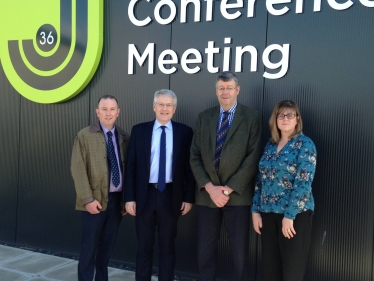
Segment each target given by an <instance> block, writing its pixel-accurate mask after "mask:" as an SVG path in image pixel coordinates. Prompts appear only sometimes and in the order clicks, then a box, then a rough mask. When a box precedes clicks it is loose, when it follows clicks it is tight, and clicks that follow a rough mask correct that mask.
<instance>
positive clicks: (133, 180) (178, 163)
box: [124, 121, 195, 216]
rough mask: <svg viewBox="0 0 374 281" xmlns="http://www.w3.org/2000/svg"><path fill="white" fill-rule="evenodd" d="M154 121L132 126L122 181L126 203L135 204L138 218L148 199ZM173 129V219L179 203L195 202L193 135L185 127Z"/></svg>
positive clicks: (174, 125)
mask: <svg viewBox="0 0 374 281" xmlns="http://www.w3.org/2000/svg"><path fill="white" fill-rule="evenodd" d="M154 122H155V121H151V122H146V123H141V124H138V125H135V126H134V127H133V128H132V131H131V137H130V144H129V148H128V155H127V161H126V171H125V179H124V199H125V202H130V201H135V202H136V213H137V214H141V213H142V210H143V208H144V204H145V201H146V198H147V188H148V184H149V175H150V168H151V145H152V132H153V125H154ZM171 122H172V126H173V163H172V177H173V187H172V189H173V197H172V198H173V199H172V200H173V202H172V204H173V215H174V216H178V215H179V214H180V213H181V211H180V208H181V205H182V202H188V203H194V202H195V179H194V176H193V174H192V171H191V167H190V163H189V158H190V146H191V141H192V135H193V131H192V129H191V128H190V127H188V126H187V125H185V124H182V123H178V122H174V121H171Z"/></svg>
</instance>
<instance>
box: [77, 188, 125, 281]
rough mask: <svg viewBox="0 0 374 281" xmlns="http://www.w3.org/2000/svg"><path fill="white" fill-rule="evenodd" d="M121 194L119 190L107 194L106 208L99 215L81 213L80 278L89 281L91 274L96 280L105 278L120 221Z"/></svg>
mask: <svg viewBox="0 0 374 281" xmlns="http://www.w3.org/2000/svg"><path fill="white" fill-rule="evenodd" d="M121 195H122V193H121V192H112V193H109V198H108V206H107V209H106V210H105V211H102V212H100V213H99V214H96V215H92V214H90V213H89V212H82V238H81V251H80V256H79V262H78V280H79V281H92V280H93V277H94V274H95V280H96V281H106V280H108V264H109V258H110V254H111V252H112V249H113V247H114V244H115V241H116V236H117V230H118V227H119V225H120V222H121V220H122V214H121ZM95 271H96V273H95Z"/></svg>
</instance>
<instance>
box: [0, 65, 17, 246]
mask: <svg viewBox="0 0 374 281" xmlns="http://www.w3.org/2000/svg"><path fill="white" fill-rule="evenodd" d="M0 94H1V97H2V99H1V102H0V112H1V117H0V119H1V127H2V129H1V131H0V142H1V145H0V155H1V156H0V158H1V161H0V214H2V215H1V216H0V242H6V243H15V242H16V231H17V225H16V222H17V193H18V171H19V169H18V166H19V159H18V150H19V133H20V128H19V114H20V99H21V97H20V96H19V95H18V93H17V92H16V91H15V90H14V89H13V88H12V86H11V85H10V84H9V82H8V81H7V80H6V78H5V74H4V72H3V70H2V68H0Z"/></svg>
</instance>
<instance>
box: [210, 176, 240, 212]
mask: <svg viewBox="0 0 374 281" xmlns="http://www.w3.org/2000/svg"><path fill="white" fill-rule="evenodd" d="M204 187H205V190H206V191H207V192H208V193H209V196H210V198H211V199H212V201H213V202H214V204H216V206H217V207H218V208H222V207H224V206H225V205H226V203H227V202H228V201H229V199H230V194H231V192H233V191H234V190H233V189H232V188H230V187H228V186H222V185H213V183H211V182H209V183H207V184H206V185H205V186H204Z"/></svg>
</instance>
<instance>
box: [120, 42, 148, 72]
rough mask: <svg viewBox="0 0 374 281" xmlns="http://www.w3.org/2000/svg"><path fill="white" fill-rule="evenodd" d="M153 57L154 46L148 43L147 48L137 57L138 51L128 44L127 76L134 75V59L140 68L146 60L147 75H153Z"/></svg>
mask: <svg viewBox="0 0 374 281" xmlns="http://www.w3.org/2000/svg"><path fill="white" fill-rule="evenodd" d="M154 55H155V44H154V43H149V44H148V46H147V48H146V49H145V50H144V53H143V55H142V56H140V55H139V53H138V50H137V49H136V46H135V45H134V44H129V62H128V68H127V72H128V74H134V57H135V59H136V61H137V62H138V63H139V65H140V66H142V65H143V63H144V62H145V60H146V59H147V58H148V74H153V73H154Z"/></svg>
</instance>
